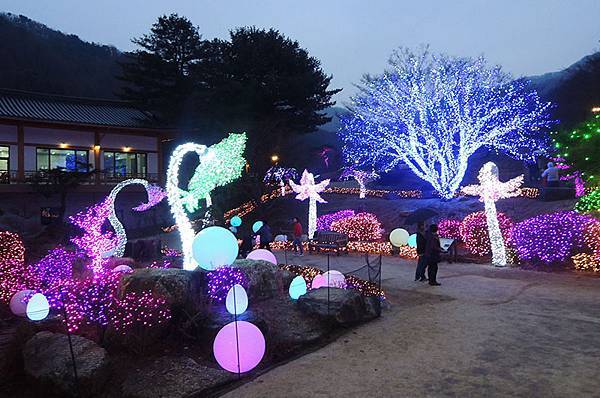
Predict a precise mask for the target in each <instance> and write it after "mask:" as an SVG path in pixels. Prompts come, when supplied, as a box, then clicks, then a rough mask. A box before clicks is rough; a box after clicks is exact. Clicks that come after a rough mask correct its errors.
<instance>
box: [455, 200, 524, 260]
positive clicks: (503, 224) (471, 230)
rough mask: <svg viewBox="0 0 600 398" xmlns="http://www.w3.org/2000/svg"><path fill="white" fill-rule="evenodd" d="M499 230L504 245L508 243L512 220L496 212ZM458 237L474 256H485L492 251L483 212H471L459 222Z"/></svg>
mask: <svg viewBox="0 0 600 398" xmlns="http://www.w3.org/2000/svg"><path fill="white" fill-rule="evenodd" d="M498 223H499V224H500V232H501V233H502V237H503V238H504V243H505V245H506V246H509V245H510V242H511V235H512V229H513V222H512V220H511V219H510V217H508V216H507V215H506V214H504V213H498ZM460 238H461V239H462V241H463V242H465V246H466V247H467V249H468V250H469V252H471V253H472V254H475V255H476V256H486V255H488V254H490V253H491V252H492V247H491V244H490V235H489V232H488V226H487V219H486V216H485V212H483V211H478V212H475V213H471V214H469V215H468V216H466V217H465V218H464V220H463V221H462V223H461V224H460Z"/></svg>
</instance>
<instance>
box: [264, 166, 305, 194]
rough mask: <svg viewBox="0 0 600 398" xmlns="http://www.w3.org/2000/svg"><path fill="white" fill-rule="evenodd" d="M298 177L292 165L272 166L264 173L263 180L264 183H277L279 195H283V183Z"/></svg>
mask: <svg viewBox="0 0 600 398" xmlns="http://www.w3.org/2000/svg"><path fill="white" fill-rule="evenodd" d="M294 178H298V172H297V171H296V169H295V168H293V167H281V166H273V167H271V168H270V169H269V170H267V172H266V173H265V177H264V178H263V182H264V183H265V184H271V183H275V184H279V188H280V189H281V196H285V183H286V182H288V181H290V180H292V179H294Z"/></svg>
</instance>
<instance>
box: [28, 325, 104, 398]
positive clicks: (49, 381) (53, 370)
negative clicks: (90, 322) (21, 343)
mask: <svg viewBox="0 0 600 398" xmlns="http://www.w3.org/2000/svg"><path fill="white" fill-rule="evenodd" d="M71 341H72V345H73V353H74V356H75V363H76V365H77V380H78V383H77V384H76V382H75V377H74V373H73V362H72V359H71V353H70V350H69V340H68V336H67V335H64V334H61V333H52V332H47V331H43V332H39V333H37V334H36V335H35V336H33V337H32V338H31V339H30V340H29V341H27V343H26V344H25V348H24V349H23V362H24V368H25V373H26V374H27V375H28V376H29V377H31V378H32V379H33V380H34V381H35V382H36V383H38V386H39V387H40V388H44V387H50V388H51V389H52V390H54V391H56V392H57V393H59V394H61V395H66V396H77V395H80V396H94V395H96V394H97V393H98V391H99V390H100V389H101V387H102V385H103V384H104V382H105V381H106V377H107V375H108V372H107V365H108V358H107V355H106V351H105V350H104V348H102V347H100V346H99V345H97V344H96V343H94V342H93V341H91V340H88V339H86V338H84V337H81V336H71Z"/></svg>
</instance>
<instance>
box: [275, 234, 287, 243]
mask: <svg viewBox="0 0 600 398" xmlns="http://www.w3.org/2000/svg"><path fill="white" fill-rule="evenodd" d="M274 240H275V242H287V240H288V237H287V236H286V235H277V236H276V237H275V239H274Z"/></svg>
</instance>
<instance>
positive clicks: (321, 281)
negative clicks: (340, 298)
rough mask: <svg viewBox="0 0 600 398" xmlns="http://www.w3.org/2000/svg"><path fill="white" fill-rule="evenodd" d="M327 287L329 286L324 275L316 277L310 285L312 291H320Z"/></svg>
mask: <svg viewBox="0 0 600 398" xmlns="http://www.w3.org/2000/svg"><path fill="white" fill-rule="evenodd" d="M325 286H327V279H326V278H325V276H323V275H317V276H315V277H314V278H313V280H312V283H311V284H310V288H311V289H318V288H320V287H325Z"/></svg>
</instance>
